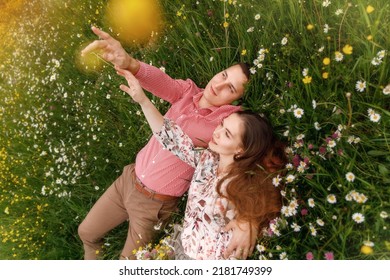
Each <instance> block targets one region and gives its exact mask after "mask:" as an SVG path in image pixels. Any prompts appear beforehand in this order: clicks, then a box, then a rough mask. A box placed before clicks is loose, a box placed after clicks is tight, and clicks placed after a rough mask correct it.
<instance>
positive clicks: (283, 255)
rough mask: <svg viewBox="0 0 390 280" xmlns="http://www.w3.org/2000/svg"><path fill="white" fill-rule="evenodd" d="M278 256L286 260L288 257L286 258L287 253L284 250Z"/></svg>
mask: <svg viewBox="0 0 390 280" xmlns="http://www.w3.org/2000/svg"><path fill="white" fill-rule="evenodd" d="M279 258H280V259H281V260H288V258H287V253H286V252H282V253H281V254H280V255H279Z"/></svg>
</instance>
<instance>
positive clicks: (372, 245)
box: [363, 240, 375, 247]
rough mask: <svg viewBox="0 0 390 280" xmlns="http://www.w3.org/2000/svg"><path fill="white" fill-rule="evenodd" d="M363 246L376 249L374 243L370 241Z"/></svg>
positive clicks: (366, 241) (364, 242)
mask: <svg viewBox="0 0 390 280" xmlns="http://www.w3.org/2000/svg"><path fill="white" fill-rule="evenodd" d="M363 245H365V246H368V247H374V245H375V244H374V242H372V241H370V240H365V241H363Z"/></svg>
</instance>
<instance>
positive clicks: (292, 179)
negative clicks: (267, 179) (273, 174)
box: [286, 174, 295, 183]
mask: <svg viewBox="0 0 390 280" xmlns="http://www.w3.org/2000/svg"><path fill="white" fill-rule="evenodd" d="M294 180H295V176H294V175H291V174H290V175H288V176H287V177H286V182H287V183H292V182H293V181H294Z"/></svg>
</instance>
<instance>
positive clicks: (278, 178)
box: [272, 175, 282, 187]
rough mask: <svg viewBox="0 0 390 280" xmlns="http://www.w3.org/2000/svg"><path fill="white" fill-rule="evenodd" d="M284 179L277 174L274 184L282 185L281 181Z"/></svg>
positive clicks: (273, 180)
mask: <svg viewBox="0 0 390 280" xmlns="http://www.w3.org/2000/svg"><path fill="white" fill-rule="evenodd" d="M281 181H282V179H281V178H280V176H279V175H278V176H276V177H274V178H273V179H272V185H274V186H275V187H277V186H279V185H280V182H281Z"/></svg>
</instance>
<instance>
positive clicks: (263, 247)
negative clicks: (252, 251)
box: [256, 244, 266, 253]
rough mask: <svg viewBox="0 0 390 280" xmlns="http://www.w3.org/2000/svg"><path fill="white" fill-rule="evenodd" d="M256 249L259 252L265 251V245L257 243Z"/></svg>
mask: <svg viewBox="0 0 390 280" xmlns="http://www.w3.org/2000/svg"><path fill="white" fill-rule="evenodd" d="M256 249H257V251H259V252H260V253H262V252H265V250H266V248H265V246H264V245H262V244H257V245H256Z"/></svg>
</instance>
